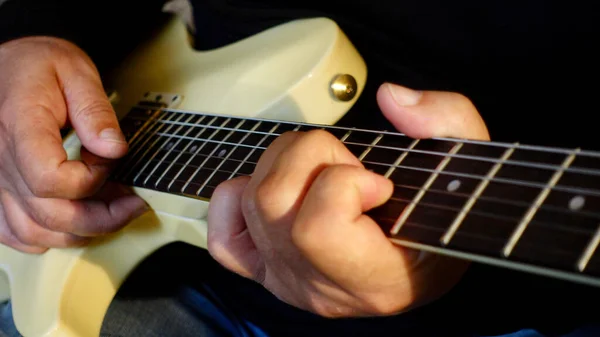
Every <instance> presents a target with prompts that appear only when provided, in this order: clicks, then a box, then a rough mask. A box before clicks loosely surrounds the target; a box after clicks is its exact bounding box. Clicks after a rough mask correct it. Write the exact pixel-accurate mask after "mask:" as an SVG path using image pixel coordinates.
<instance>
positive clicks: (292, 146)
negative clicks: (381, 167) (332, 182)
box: [244, 130, 363, 223]
mask: <svg viewBox="0 0 600 337" xmlns="http://www.w3.org/2000/svg"><path fill="white" fill-rule="evenodd" d="M274 143H275V142H274ZM280 144H281V145H279V144H278V145H277V148H273V151H272V152H270V153H268V152H269V149H267V151H265V154H264V155H263V156H264V157H265V158H264V160H263V158H262V157H261V159H260V160H259V162H258V164H257V168H256V170H255V173H254V175H253V177H252V180H251V181H250V183H249V185H248V189H247V193H246V194H247V195H245V197H244V203H245V204H247V205H249V206H248V209H250V211H251V213H252V214H260V216H261V220H262V221H263V222H267V223H269V222H273V221H283V220H284V219H286V218H289V219H288V220H293V215H294V212H295V211H296V210H297V209H298V208H299V207H300V202H301V200H302V198H304V195H305V194H306V192H307V191H308V188H309V187H310V185H311V184H312V182H313V181H314V179H315V178H316V177H317V176H318V174H319V173H320V171H321V170H323V169H324V168H325V167H327V166H329V165H333V164H347V165H353V166H356V167H363V166H362V163H361V162H360V161H359V160H358V159H357V158H356V157H355V156H354V155H353V154H352V153H351V152H350V151H349V150H348V149H347V148H346V147H345V146H344V145H343V144H342V143H341V142H340V141H339V140H338V139H336V138H335V137H334V136H333V135H331V134H329V133H327V132H325V131H322V130H313V131H309V132H306V133H304V134H299V135H297V136H296V138H295V139H289V140H288V141H287V143H285V145H284V142H282V143H280ZM265 155H266V156H265ZM252 214H251V215H252Z"/></svg>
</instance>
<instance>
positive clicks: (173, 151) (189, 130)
mask: <svg viewBox="0 0 600 337" xmlns="http://www.w3.org/2000/svg"><path fill="white" fill-rule="evenodd" d="M193 117H194V116H192V117H190V118H193ZM204 118H206V116H202V117H200V119H199V120H198V123H199V122H201V121H203V120H204ZM192 130H194V129H193V128H188V129H187V131H186V132H185V133H184V134H183V135H184V136H187V135H188V134H189V133H190V132H192ZM197 136H198V135H197ZM181 141H182V139H181V138H179V139H177V141H176V142H175V144H173V146H171V147H170V148H169V150H168V152H167V153H165V155H164V156H163V158H162V159H161V161H160V162H159V163H158V164H157V165H156V166H154V169H153V170H152V172H150V174H153V173H154V172H155V171H156V170H157V169H158V168H159V167H160V165H161V163H162V162H163V161H164V160H165V159H167V157H168V156H169V154H171V153H176V152H180V151H177V150H176V149H177V145H179V143H181ZM189 145H190V144H189V143H188V144H187V145H186V146H185V148H184V149H183V150H184V151H185V150H186V149H187V147H188V146H189ZM180 156H181V153H180V154H179V155H177V157H175V160H174V161H173V163H175V162H177V159H179V157H180ZM149 161H150V160H149ZM173 163H167V164H169V166H168V167H167V169H166V170H164V171H163V173H162V174H161V175H160V177H158V179H157V180H156V182H155V183H154V187H157V186H158V184H159V183H160V181H161V180H162V178H163V177H164V176H165V174H167V172H169V170H170V169H171V166H172V165H173ZM147 183H148V179H146V180H144V182H143V185H144V186H146V184H147Z"/></svg>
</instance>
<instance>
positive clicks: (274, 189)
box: [248, 174, 281, 213]
mask: <svg viewBox="0 0 600 337" xmlns="http://www.w3.org/2000/svg"><path fill="white" fill-rule="evenodd" d="M280 193H281V185H280V184H278V183H277V181H276V180H275V179H274V177H273V175H272V174H268V175H267V176H266V177H265V178H264V179H263V180H262V181H261V182H260V183H259V184H258V185H257V186H256V188H255V189H254V190H253V191H252V190H250V193H249V195H248V197H249V199H251V200H252V203H253V205H254V208H255V209H256V211H258V212H260V213H267V212H269V211H270V210H271V209H272V206H273V204H275V203H276V201H277V200H279V198H280Z"/></svg>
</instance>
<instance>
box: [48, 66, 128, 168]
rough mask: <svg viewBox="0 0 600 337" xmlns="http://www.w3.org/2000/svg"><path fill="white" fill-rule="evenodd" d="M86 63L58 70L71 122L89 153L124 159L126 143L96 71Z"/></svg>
mask: <svg viewBox="0 0 600 337" xmlns="http://www.w3.org/2000/svg"><path fill="white" fill-rule="evenodd" d="M85 60H86V59H84V60H83V61H80V62H73V63H72V64H68V65H67V66H62V67H61V66H60V65H59V67H58V69H57V75H58V81H59V82H60V83H61V86H62V88H63V93H64V97H65V102H66V105H67V112H68V116H69V121H70V123H71V124H72V126H73V128H74V129H75V131H76V133H77V136H78V137H79V139H80V140H81V144H82V145H83V146H84V147H85V148H86V149H87V150H88V151H90V152H91V153H93V154H95V155H97V156H99V157H102V158H110V159H116V158H121V157H122V156H124V155H125V154H126V153H127V149H128V145H127V141H126V140H125V136H124V135H123V133H122V131H121V128H120V126H119V122H118V118H117V116H116V113H115V111H114V109H113V107H112V105H111V104H110V102H109V100H108V97H107V96H106V93H105V92H104V88H103V86H102V82H101V80H100V77H99V75H98V73H97V70H96V68H95V67H94V66H93V64H91V62H85Z"/></svg>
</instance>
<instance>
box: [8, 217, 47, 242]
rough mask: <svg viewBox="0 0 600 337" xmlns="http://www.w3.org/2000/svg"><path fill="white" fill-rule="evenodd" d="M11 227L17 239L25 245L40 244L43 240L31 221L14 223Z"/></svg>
mask: <svg viewBox="0 0 600 337" xmlns="http://www.w3.org/2000/svg"><path fill="white" fill-rule="evenodd" d="M13 229H14V231H13V233H14V235H15V237H16V238H17V240H19V242H21V243H23V244H25V245H27V246H40V245H41V244H40V243H41V242H43V238H42V237H40V231H39V230H38V228H37V227H36V225H35V224H33V223H31V222H24V223H20V224H15V225H14V227H13Z"/></svg>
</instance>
